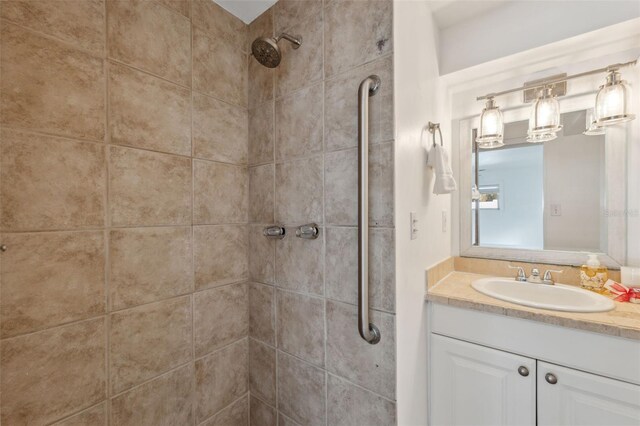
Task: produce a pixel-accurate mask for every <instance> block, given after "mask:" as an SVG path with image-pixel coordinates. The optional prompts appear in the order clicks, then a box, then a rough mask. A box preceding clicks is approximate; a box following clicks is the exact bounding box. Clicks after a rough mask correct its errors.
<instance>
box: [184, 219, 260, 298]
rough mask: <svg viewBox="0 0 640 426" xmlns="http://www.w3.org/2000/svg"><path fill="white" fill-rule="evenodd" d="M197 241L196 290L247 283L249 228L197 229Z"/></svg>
mask: <svg viewBox="0 0 640 426" xmlns="http://www.w3.org/2000/svg"><path fill="white" fill-rule="evenodd" d="M193 238H194V268H195V282H196V285H195V287H196V290H201V289H204V288H208V287H217V286H221V285H224V284H229V283H234V282H239V281H245V280H246V279H247V276H248V261H247V247H248V246H247V244H248V235H247V227H246V226H245V225H223V226H194V228H193Z"/></svg>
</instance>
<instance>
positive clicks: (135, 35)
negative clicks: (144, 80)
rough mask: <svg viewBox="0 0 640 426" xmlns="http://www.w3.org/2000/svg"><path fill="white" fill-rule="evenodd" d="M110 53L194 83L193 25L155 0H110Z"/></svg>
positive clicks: (177, 80) (183, 82)
mask: <svg viewBox="0 0 640 426" xmlns="http://www.w3.org/2000/svg"><path fill="white" fill-rule="evenodd" d="M107 22H108V26H107V37H108V38H107V46H108V48H109V50H108V54H109V57H110V58H113V59H115V60H117V61H119V62H124V63H126V64H129V65H131V66H134V67H136V68H140V69H142V70H145V71H148V72H150V73H153V74H156V75H158V76H160V77H162V78H166V79H167V80H170V81H173V82H175V83H178V84H181V85H183V86H191V25H190V22H189V20H188V19H185V17H184V16H180V15H179V14H177V13H175V12H173V11H172V10H169V9H167V8H166V7H164V6H162V5H160V4H158V3H156V2H151V1H144V0H110V1H107Z"/></svg>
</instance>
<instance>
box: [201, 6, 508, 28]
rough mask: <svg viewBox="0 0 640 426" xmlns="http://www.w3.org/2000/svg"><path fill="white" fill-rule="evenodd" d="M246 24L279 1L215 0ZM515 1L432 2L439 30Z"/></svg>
mask: <svg viewBox="0 0 640 426" xmlns="http://www.w3.org/2000/svg"><path fill="white" fill-rule="evenodd" d="M213 1H215V2H216V3H218V4H219V5H220V6H222V7H223V8H224V9H226V10H227V11H228V12H230V13H231V14H233V15H235V16H236V17H237V18H239V19H241V20H242V21H243V22H244V23H246V24H250V23H251V22H252V21H253V20H254V19H256V18H257V17H258V16H260V15H261V14H262V13H263V12H264V11H266V10H267V9H269V8H270V7H271V6H273V5H274V4H275V3H276V1H277V0H213ZM508 1H513V0H430V1H429V5H430V7H431V10H432V11H433V16H434V18H435V21H436V23H437V24H438V28H440V29H444V28H448V27H451V26H453V25H455V24H458V23H460V22H463V21H466V20H468V19H471V18H473V17H474V16H478V15H480V14H483V13H485V12H488V11H490V10H492V9H495V8H497V7H499V6H501V5H503V4H505V3H507V2H508Z"/></svg>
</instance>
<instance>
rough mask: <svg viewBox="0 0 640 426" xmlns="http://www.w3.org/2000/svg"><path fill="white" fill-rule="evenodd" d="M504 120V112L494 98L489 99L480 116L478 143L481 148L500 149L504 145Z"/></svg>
mask: <svg viewBox="0 0 640 426" xmlns="http://www.w3.org/2000/svg"><path fill="white" fill-rule="evenodd" d="M503 135H504V120H503V118H502V111H500V108H498V106H496V103H495V102H494V100H493V98H488V99H487V104H486V105H485V108H484V109H483V110H482V114H481V115H480V128H479V130H478V135H477V137H476V142H477V143H478V146H479V147H480V148H485V149H490V148H498V147H501V146H503V145H504V143H503Z"/></svg>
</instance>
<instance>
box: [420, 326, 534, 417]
mask: <svg viewBox="0 0 640 426" xmlns="http://www.w3.org/2000/svg"><path fill="white" fill-rule="evenodd" d="M431 345H432V346H431V357H432V366H433V369H432V370H431V389H433V392H432V393H431V419H432V424H434V425H477V426H480V425H487V426H499V425H504V426H516V425H520V426H527V425H535V424H536V361H535V360H533V359H530V358H525V357H522V356H519V355H514V354H510V353H508V352H503V351H498V350H495V349H490V348H486V347H484V346H480V345H474V344H471V343H467V342H463V341H460V340H456V339H451V338H448V337H443V336H438V335H434V336H433V338H432V339H431Z"/></svg>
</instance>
